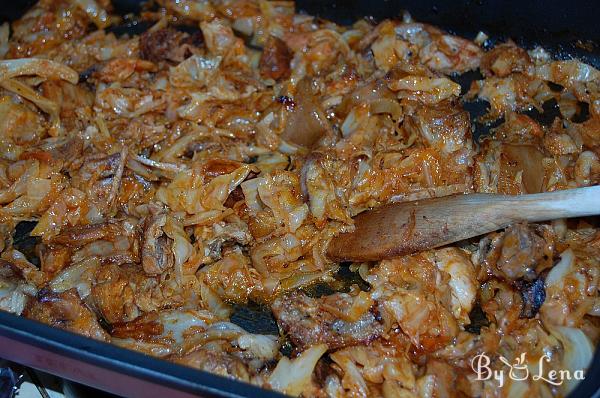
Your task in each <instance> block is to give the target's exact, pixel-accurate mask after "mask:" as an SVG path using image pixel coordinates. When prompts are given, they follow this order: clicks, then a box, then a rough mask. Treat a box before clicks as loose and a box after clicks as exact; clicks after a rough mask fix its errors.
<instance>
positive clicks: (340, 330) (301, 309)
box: [271, 292, 383, 350]
mask: <svg viewBox="0 0 600 398" xmlns="http://www.w3.org/2000/svg"><path fill="white" fill-rule="evenodd" d="M325 299H326V300H327V301H329V302H331V301H334V302H337V308H340V309H343V308H347V307H349V306H350V305H349V303H348V302H349V301H350V300H349V299H351V297H350V296H349V295H348V294H344V293H336V294H334V295H332V296H328V297H326V298H320V299H314V298H311V297H308V296H307V295H306V294H304V293H302V292H294V293H291V294H287V295H285V296H282V297H279V298H277V299H276V300H275V301H274V302H273V305H272V306H271V308H272V310H273V315H274V316H275V319H277V323H278V324H279V326H280V327H281V329H283V331H284V332H285V333H287V334H288V335H289V337H290V339H291V340H292V342H293V343H294V344H295V345H296V346H297V347H298V348H299V349H305V348H308V347H310V346H312V345H315V344H321V343H325V344H327V346H328V347H329V349H330V350H333V349H337V348H342V347H346V346H350V345H355V344H365V343H368V342H370V341H372V340H374V339H376V338H377V337H379V336H380V335H381V334H382V333H383V325H382V324H381V323H380V322H379V321H378V320H377V317H376V316H375V315H374V314H373V313H372V312H371V311H367V312H366V313H365V314H364V315H363V316H362V317H360V318H359V319H358V320H357V321H354V322H350V321H345V320H342V319H340V318H339V317H338V316H336V315H334V314H332V313H331V312H330V311H328V310H327V309H325V308H323V307H322V304H323V302H324V300H325Z"/></svg>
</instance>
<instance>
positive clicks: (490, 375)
mask: <svg viewBox="0 0 600 398" xmlns="http://www.w3.org/2000/svg"><path fill="white" fill-rule="evenodd" d="M498 359H499V360H500V362H502V363H503V364H504V368H503V369H492V368H491V367H490V364H491V362H492V360H491V359H490V357H489V356H488V355H487V354H486V353H485V352H484V353H481V354H478V355H475V357H473V359H472V360H471V367H472V368H473V371H474V372H475V374H476V375H477V380H490V379H494V380H496V381H497V382H498V384H499V387H502V386H504V382H505V380H506V379H507V378H508V379H510V380H527V379H529V378H531V380H533V381H538V380H541V381H545V382H547V383H550V384H552V385H555V386H560V385H562V384H563V383H564V382H565V380H583V379H584V377H585V375H584V371H583V369H575V370H567V369H562V370H554V369H551V370H549V371H545V369H544V364H545V363H548V362H550V357H549V356H548V355H542V356H541V357H540V359H539V362H538V367H537V372H535V373H531V372H530V368H529V366H527V360H526V355H525V353H522V354H521V355H520V356H518V357H517V358H515V360H514V362H512V363H511V362H509V361H508V359H506V358H505V357H503V356H502V355H500V356H499V357H498Z"/></svg>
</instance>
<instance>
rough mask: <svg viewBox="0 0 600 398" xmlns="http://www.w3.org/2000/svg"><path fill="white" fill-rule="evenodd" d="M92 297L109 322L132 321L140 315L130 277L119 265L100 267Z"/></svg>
mask: <svg viewBox="0 0 600 398" xmlns="http://www.w3.org/2000/svg"><path fill="white" fill-rule="evenodd" d="M92 297H93V299H94V304H95V305H96V308H97V309H98V311H99V312H100V313H101V314H102V317H103V318H104V319H105V320H106V321H107V322H109V323H115V322H126V321H131V320H133V319H135V318H136V317H137V316H138V315H139V311H138V309H137V307H136V305H135V304H134V291H133V289H132V288H131V286H129V279H128V278H127V275H126V274H125V271H123V270H121V268H120V267H119V266H117V265H114V264H108V265H106V266H103V267H100V268H99V269H98V271H97V272H96V283H95V284H94V286H93V287H92Z"/></svg>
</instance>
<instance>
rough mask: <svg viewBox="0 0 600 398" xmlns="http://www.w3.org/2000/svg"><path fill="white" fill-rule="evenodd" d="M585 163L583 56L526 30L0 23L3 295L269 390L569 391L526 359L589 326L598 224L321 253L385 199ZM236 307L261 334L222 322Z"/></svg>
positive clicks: (273, 10)
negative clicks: (251, 314)
mask: <svg viewBox="0 0 600 398" xmlns="http://www.w3.org/2000/svg"><path fill="white" fill-rule="evenodd" d="M123 26H129V28H126V29H123V28H122V27H123ZM119 27H121V28H119ZM465 74H467V75H468V74H470V75H471V76H475V79H474V80H473V82H472V83H471V84H470V85H463V86H461V85H460V84H459V83H457V81H460V80H459V79H458V77H459V76H461V75H465ZM477 103H479V104H484V105H486V106H487V110H486V112H485V114H483V115H479V116H477V117H474V116H473V117H472V116H471V115H470V114H469V112H467V111H466V110H465V108H468V107H469V106H470V105H472V104H477ZM550 111H554V113H555V115H554V117H552V116H550V113H549V112H550ZM536 115H537V116H539V115H542V117H541V118H540V117H536ZM541 119H543V122H542V121H540V120H541ZM484 125H485V126H488V127H490V130H491V131H490V132H489V134H485V135H482V136H481V137H480V138H478V139H473V134H474V133H475V132H477V129H478V128H480V126H484ZM474 126H475V127H474ZM599 183H600V71H598V70H597V69H595V68H593V67H592V66H590V65H586V64H584V63H582V62H579V61H577V60H555V59H553V58H552V56H551V55H550V54H549V53H548V52H547V51H545V50H544V49H543V48H534V49H531V50H525V49H523V48H520V47H518V46H517V45H516V44H515V43H514V42H512V41H507V42H503V43H497V44H496V45H494V46H491V45H489V41H488V40H486V36H485V35H484V34H483V33H480V34H479V35H478V36H477V37H476V38H475V39H474V40H468V39H465V38H462V37H458V36H455V35H452V34H449V33H446V32H444V31H442V30H440V29H438V28H436V27H434V26H431V25H427V24H423V23H419V22H416V21H414V20H412V18H411V17H410V15H409V14H404V15H403V16H400V17H398V18H397V19H390V20H384V21H379V22H375V21H373V20H370V19H363V20H359V21H357V22H356V23H355V24H354V25H352V26H338V25H336V24H334V23H332V22H329V21H326V20H322V19H319V18H315V17H312V16H310V15H306V14H302V13H298V12H297V11H296V10H295V5H294V3H293V2H290V1H263V0H257V1H254V0H242V1H233V0H215V1H210V2H209V1H206V0H195V1H194V0H156V1H155V2H154V3H152V4H147V5H146V7H145V8H143V10H142V11H141V12H140V13H139V14H137V15H128V16H125V17H123V16H118V15H117V14H116V13H115V12H114V9H113V6H112V5H111V3H110V1H109V0H40V1H39V2H38V3H37V4H35V5H34V6H33V7H32V8H31V9H29V11H28V12H27V13H26V14H25V15H23V16H22V18H20V19H19V20H17V21H14V22H12V23H10V24H9V23H4V24H3V25H1V26H0V229H1V231H2V239H1V240H0V251H1V255H0V258H1V259H0V309H2V310H4V311H8V312H11V313H14V314H17V315H21V316H24V317H27V318H30V319H34V320H37V321H41V322H44V323H47V324H49V325H52V326H55V327H58V328H62V329H65V330H68V331H71V332H75V333H79V334H82V335H84V336H88V337H90V338H93V339H97V340H100V341H104V342H110V343H112V344H116V345H118V346H121V347H125V348H128V349H133V350H137V351H141V352H143V353H146V354H149V355H152V356H154V357H158V358H162V359H165V360H167V361H172V362H174V363H178V364H182V365H185V366H190V367H194V368H197V369H201V370H204V371H208V372H212V373H215V374H219V375H222V376H225V377H229V378H233V379H237V380H241V381H244V382H248V383H252V384H254V385H257V386H260V387H263V388H267V389H273V390H277V391H280V392H283V393H285V394H288V395H293V396H299V395H302V396H304V397H367V396H369V397H386V398H389V397H452V396H461V397H462V396H473V397H536V396H539V397H551V396H565V395H566V394H568V392H569V391H571V390H572V389H573V388H574V387H575V386H576V384H577V383H578V380H575V379H574V378H573V377H572V378H571V379H570V380H567V379H565V380H562V381H563V382H562V383H551V382H547V381H544V380H540V379H538V380H533V379H532V377H531V375H535V374H538V373H540V372H541V373H542V374H543V375H544V376H545V378H546V379H547V378H548V372H550V371H560V370H569V371H571V372H574V371H575V370H581V371H584V370H585V369H586V368H587V367H588V366H589V363H590V360H591V358H592V356H593V352H594V350H595V347H596V345H597V344H598V341H599V340H600V319H599V316H600V297H599V281H600V226H599V223H598V219H597V218H582V219H571V220H556V221H553V222H547V223H539V224H514V225H510V226H508V227H507V228H506V229H504V230H500V231H497V232H494V233H491V234H488V235H486V236H481V237H478V238H475V239H471V240H468V241H464V242H460V243H458V244H455V245H452V246H448V247H443V248H439V249H435V250H430V251H424V252H420V253H416V254H414V255H408V256H403V257H399V258H395V259H392V260H384V261H380V262H374V263H351V264H349V263H342V264H339V263H334V262H332V261H331V260H329V259H328V258H327V256H326V254H325V249H326V247H327V244H328V242H329V241H330V239H331V238H332V237H333V236H335V235H336V234H339V233H341V232H344V231H352V230H353V228H354V227H353V217H354V216H355V215H357V214H358V213H360V212H363V211H365V210H368V209H371V208H375V207H377V206H381V205H383V204H387V203H391V202H400V201H408V200H414V199H422V198H429V197H439V196H445V195H451V194H470V193H474V192H482V193H503V194H511V195H517V194H525V193H536V192H546V191H555V190H564V189H572V188H576V187H584V186H590V185H597V184H599ZM599 200H600V198H599ZM340 273H345V274H352V275H354V277H353V278H354V279H353V282H352V283H344V281H343V280H341V279H340V277H339V275H340ZM323 285H324V286H327V289H321V291H320V293H318V294H317V293H316V292H317V291H318V290H319V289H314V288H313V287H314V286H323ZM249 304H251V305H256V304H258V305H259V306H261V307H262V308H266V309H267V310H268V313H269V314H272V316H273V317H274V319H275V321H276V323H277V326H278V329H279V334H277V333H276V332H275V333H271V334H262V333H258V332H257V331H254V330H246V329H244V328H243V327H242V326H240V325H238V324H236V323H233V322H232V314H233V310H234V309H235V308H238V307H240V306H242V307H243V306H247V305H249ZM484 356H487V357H488V358H489V364H488V368H489V369H490V370H496V371H498V372H504V374H505V377H504V380H503V383H500V381H499V380H496V379H494V378H491V379H487V380H482V379H483V377H478V375H477V373H476V372H475V371H474V369H473V366H472V365H473V364H475V363H476V361H474V359H476V358H479V359H482V358H484ZM507 364H516V365H519V366H520V368H518V367H517V368H515V370H514V371H518V370H519V369H520V370H521V371H522V370H523V369H528V370H529V372H530V373H529V374H530V377H527V378H522V377H521V380H517V379H511V378H510V377H509V370H510V367H508V366H507Z"/></svg>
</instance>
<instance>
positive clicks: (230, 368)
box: [169, 348, 250, 382]
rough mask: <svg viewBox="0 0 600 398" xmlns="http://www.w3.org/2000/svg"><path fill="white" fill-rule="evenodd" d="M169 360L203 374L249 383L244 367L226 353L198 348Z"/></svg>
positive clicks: (237, 359) (240, 362)
mask: <svg viewBox="0 0 600 398" xmlns="http://www.w3.org/2000/svg"><path fill="white" fill-rule="evenodd" d="M169 360H170V361H172V362H175V363H178V364H180V365H185V366H189V367H192V368H196V369H200V370H203V371H205V372H210V373H213V374H217V375H221V376H225V377H230V378H232V379H239V380H243V381H246V382H248V381H250V373H249V372H248V369H247V368H246V365H244V363H243V362H242V361H241V360H240V359H239V358H236V357H234V356H233V355H231V354H228V353H227V352H221V351H215V350H209V349H205V348H198V349H196V350H194V351H192V352H191V353H189V354H186V355H183V356H171V357H169Z"/></svg>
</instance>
